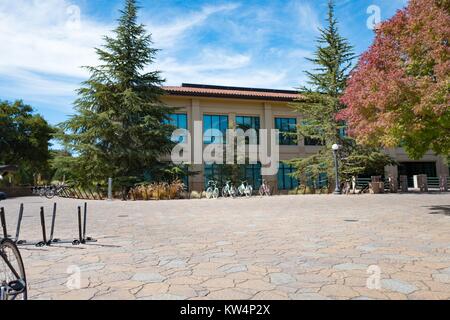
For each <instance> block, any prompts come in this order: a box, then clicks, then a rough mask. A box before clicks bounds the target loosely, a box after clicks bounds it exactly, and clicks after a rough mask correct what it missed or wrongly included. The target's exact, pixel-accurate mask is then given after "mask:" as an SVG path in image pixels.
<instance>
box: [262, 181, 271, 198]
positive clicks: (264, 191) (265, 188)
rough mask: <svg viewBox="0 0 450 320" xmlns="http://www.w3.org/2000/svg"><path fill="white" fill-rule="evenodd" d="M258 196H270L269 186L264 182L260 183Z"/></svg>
mask: <svg viewBox="0 0 450 320" xmlns="http://www.w3.org/2000/svg"><path fill="white" fill-rule="evenodd" d="M259 195H260V196H261V197H264V196H267V197H270V196H271V192H270V186H269V184H268V183H267V181H266V180H263V181H262V184H261V187H260V188H259Z"/></svg>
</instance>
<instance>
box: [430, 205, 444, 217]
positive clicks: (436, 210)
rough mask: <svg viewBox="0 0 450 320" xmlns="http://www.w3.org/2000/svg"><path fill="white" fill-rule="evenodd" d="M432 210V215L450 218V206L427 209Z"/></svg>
mask: <svg viewBox="0 0 450 320" xmlns="http://www.w3.org/2000/svg"><path fill="white" fill-rule="evenodd" d="M425 208H428V209H430V210H431V212H430V214H443V215H446V216H450V206H447V205H445V206H432V207H425Z"/></svg>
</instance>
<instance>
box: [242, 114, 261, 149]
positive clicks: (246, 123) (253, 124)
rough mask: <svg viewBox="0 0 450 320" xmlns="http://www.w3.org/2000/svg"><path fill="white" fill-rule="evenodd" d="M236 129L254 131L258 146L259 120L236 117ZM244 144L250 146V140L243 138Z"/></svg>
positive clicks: (249, 117) (257, 118)
mask: <svg viewBox="0 0 450 320" xmlns="http://www.w3.org/2000/svg"><path fill="white" fill-rule="evenodd" d="M236 127H237V128H238V129H242V130H244V131H246V130H249V129H255V130H256V133H257V141H258V142H257V143H258V144H259V130H260V129H261V118H260V117H258V116H240V115H238V116H236ZM245 144H250V139H249V138H248V137H246V138H245Z"/></svg>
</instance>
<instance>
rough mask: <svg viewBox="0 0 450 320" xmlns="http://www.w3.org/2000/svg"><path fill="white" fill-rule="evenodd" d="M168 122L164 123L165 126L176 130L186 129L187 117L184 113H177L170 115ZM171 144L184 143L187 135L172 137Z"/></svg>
mask: <svg viewBox="0 0 450 320" xmlns="http://www.w3.org/2000/svg"><path fill="white" fill-rule="evenodd" d="M169 117H170V120H166V121H164V123H165V124H170V125H172V126H174V127H175V128H177V129H186V130H187V129H188V120H187V119H188V117H187V114H185V113H179V114H178V113H177V114H171V115H170V116H169ZM171 140H172V142H175V143H186V142H187V135H183V136H180V137H172V139H171Z"/></svg>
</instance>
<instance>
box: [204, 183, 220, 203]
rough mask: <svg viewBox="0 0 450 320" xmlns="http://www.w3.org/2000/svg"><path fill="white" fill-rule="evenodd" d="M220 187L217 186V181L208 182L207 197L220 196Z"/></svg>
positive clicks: (214, 197)
mask: <svg viewBox="0 0 450 320" xmlns="http://www.w3.org/2000/svg"><path fill="white" fill-rule="evenodd" d="M219 194H220V191H219V188H217V183H216V182H215V181H209V182H208V189H206V198H207V199H217V198H219Z"/></svg>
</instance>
